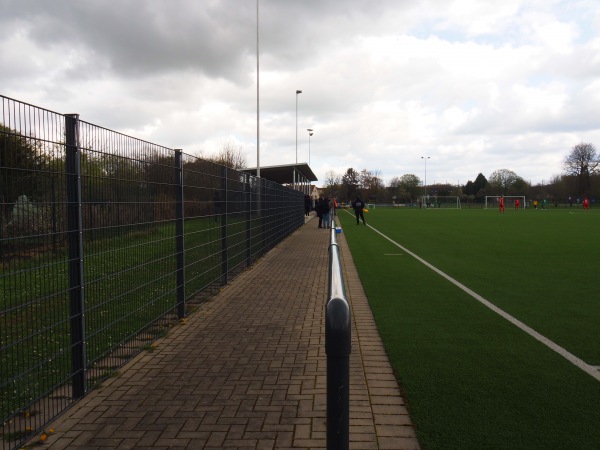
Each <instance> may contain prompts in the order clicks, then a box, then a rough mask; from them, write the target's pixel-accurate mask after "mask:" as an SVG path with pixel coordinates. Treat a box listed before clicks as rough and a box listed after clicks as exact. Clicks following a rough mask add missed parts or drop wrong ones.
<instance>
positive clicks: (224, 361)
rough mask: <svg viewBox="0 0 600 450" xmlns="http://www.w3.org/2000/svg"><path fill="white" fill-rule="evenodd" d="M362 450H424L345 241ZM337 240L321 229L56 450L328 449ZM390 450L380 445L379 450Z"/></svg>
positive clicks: (90, 414) (354, 440) (288, 244)
mask: <svg viewBox="0 0 600 450" xmlns="http://www.w3.org/2000/svg"><path fill="white" fill-rule="evenodd" d="M338 239H339V242H338V243H339V245H340V253H341V256H342V267H343V271H344V278H345V279H344V281H345V283H346V294H347V297H348V300H349V303H350V306H351V308H352V318H353V323H352V327H353V328H352V349H353V350H352V353H351V355H350V365H351V373H350V405H351V409H350V448H351V449H366V450H368V449H374V448H393V449H394V450H401V449H418V448H419V447H418V442H417V440H416V438H415V434H414V429H413V428H412V425H411V422H410V417H409V416H408V413H407V410H406V407H405V406H404V401H403V399H402V398H401V396H400V390H399V389H398V385H397V382H396V380H395V377H394V372H393V370H392V368H391V366H390V364H389V361H388V359H387V356H386V354H385V351H384V349H383V346H382V344H381V341H380V338H379V334H378V332H377V328H376V325H375V322H374V319H373V316H372V314H371V311H370V308H369V305H368V301H367V299H366V296H365V294H364V291H363V289H362V286H361V284H360V281H359V278H358V274H357V272H356V268H355V267H354V265H353V263H352V258H351V255H350V252H349V249H348V246H347V243H346V242H345V240H344V238H343V234H342V235H338ZM328 244H329V233H323V231H322V230H319V229H318V228H317V227H316V225H315V222H314V221H311V220H309V221H308V222H307V223H306V224H305V225H304V226H303V227H301V228H300V229H298V230H297V231H296V232H294V233H293V234H292V235H291V236H290V237H288V238H286V239H285V240H284V241H282V242H281V243H280V244H279V245H277V246H276V247H275V248H274V249H273V250H271V251H270V252H269V253H268V254H267V255H265V256H264V257H262V258H260V259H259V260H258V261H257V262H256V263H255V264H254V265H253V266H251V267H250V268H248V269H247V270H246V271H245V272H243V273H242V274H240V275H239V276H238V277H237V278H235V279H233V280H232V281H231V282H230V283H229V284H228V285H227V286H225V287H224V288H223V289H221V290H220V292H219V293H218V294H217V295H216V296H215V297H213V298H211V299H209V300H208V301H206V302H205V303H203V304H201V305H199V306H198V308H196V309H195V311H194V313H192V314H191V315H190V316H189V317H188V320H187V321H186V323H185V324H180V325H178V326H175V327H173V328H172V329H170V332H169V335H167V336H166V337H164V338H161V339H160V340H159V342H158V345H157V347H156V349H155V351H154V352H152V353H142V354H140V355H138V357H136V358H135V359H134V360H132V361H130V362H128V363H127V364H126V365H125V366H124V367H123V368H122V369H121V370H120V371H119V376H118V377H115V378H111V379H109V380H107V381H106V382H105V383H104V384H103V385H102V387H101V388H100V389H97V390H96V391H92V392H91V393H90V394H89V395H88V396H86V397H85V398H84V399H82V400H81V401H80V402H79V403H77V404H76V405H75V406H74V407H73V408H71V410H69V411H68V412H67V413H66V414H65V415H64V416H63V417H61V418H59V419H58V420H57V421H56V422H55V425H53V424H50V426H49V427H53V428H55V429H56V430H57V432H56V433H55V434H53V435H52V436H51V437H50V438H49V439H48V441H47V445H46V446H45V447H46V448H49V449H52V450H60V449H66V448H82V449H83V448H85V449H95V448H103V449H107V448H132V449H133V448H135V449H144V448H147V449H154V450H156V449H162V448H165V449H167V448H173V449H177V448H189V449H196V448H198V449H207V450H208V449H211V448H215V449H217V448H218V449H228V448H231V449H233V448H236V449H244V448H248V449H250V448H251V449H283V448H311V449H324V448H325V447H326V429H327V428H326V407H327V393H326V385H327V377H326V369H327V355H326V353H325V348H324V347H325V338H324V331H325V330H324V305H325V302H326V296H327V278H328V269H327V264H328V259H329V256H328V251H327V249H328ZM378 446H379V447H378Z"/></svg>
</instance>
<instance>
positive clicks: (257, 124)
mask: <svg viewBox="0 0 600 450" xmlns="http://www.w3.org/2000/svg"><path fill="white" fill-rule="evenodd" d="M258 30H259V27H258V0H256V177H257V178H260V89H259V86H260V70H259V46H258V44H259V41H258Z"/></svg>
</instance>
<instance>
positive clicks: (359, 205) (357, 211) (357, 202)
mask: <svg viewBox="0 0 600 450" xmlns="http://www.w3.org/2000/svg"><path fill="white" fill-rule="evenodd" d="M352 208H353V209H354V215H355V216H356V225H358V224H359V221H358V219H362V222H363V224H364V225H366V224H367V223H366V222H365V213H364V212H363V209H365V202H363V201H362V200H361V199H360V196H358V195H357V196H356V199H354V201H353V202H352Z"/></svg>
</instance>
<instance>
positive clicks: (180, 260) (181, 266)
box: [175, 149, 185, 319]
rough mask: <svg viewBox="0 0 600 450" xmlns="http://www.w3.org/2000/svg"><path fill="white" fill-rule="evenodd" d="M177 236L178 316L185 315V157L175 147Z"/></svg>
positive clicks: (180, 317)
mask: <svg viewBox="0 0 600 450" xmlns="http://www.w3.org/2000/svg"><path fill="white" fill-rule="evenodd" d="M175 236H176V244H175V245H176V246H177V248H176V252H177V318H179V319H182V318H183V317H185V253H184V249H185V244H184V212H183V158H182V152H181V149H175Z"/></svg>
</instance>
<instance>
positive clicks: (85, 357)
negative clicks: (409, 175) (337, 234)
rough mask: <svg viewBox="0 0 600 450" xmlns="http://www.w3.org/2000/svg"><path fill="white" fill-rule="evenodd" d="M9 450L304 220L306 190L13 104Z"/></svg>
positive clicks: (2, 263)
mask: <svg viewBox="0 0 600 450" xmlns="http://www.w3.org/2000/svg"><path fill="white" fill-rule="evenodd" d="M0 100H1V102H2V123H1V124H0V296H1V297H0V400H1V404H0V408H1V410H0V415H1V418H2V423H3V425H2V429H1V435H2V436H1V437H0V439H1V442H2V447H1V448H2V449H10V448H15V447H17V446H18V445H19V444H20V443H21V442H23V441H24V440H26V439H28V438H30V437H31V436H32V435H34V434H36V433H38V432H39V431H40V430H41V429H42V428H43V427H44V425H45V424H47V423H48V422H49V421H51V420H52V419H53V418H55V417H56V416H57V415H59V414H61V413H62V412H63V411H64V410H65V409H67V408H68V407H69V406H70V405H72V404H73V402H74V401H76V400H77V399H79V398H81V397H82V396H84V395H85V394H86V392H88V391H89V390H91V389H93V388H94V387H96V386H98V385H99V383H100V382H102V381H103V380H104V379H106V378H107V377H110V376H111V375H112V374H114V372H115V371H116V370H117V369H118V368H119V367H120V366H122V365H123V364H124V363H125V362H127V361H128V360H130V359H131V358H132V357H134V356H135V355H137V354H138V353H140V352H141V351H144V350H148V351H151V349H152V342H153V341H154V340H155V339H157V338H159V337H161V336H164V335H165V334H166V333H168V330H169V327H171V326H172V325H173V324H174V323H176V322H177V321H178V320H180V319H182V318H183V317H184V316H185V315H186V314H187V313H188V312H189V310H190V309H191V308H193V307H194V306H195V305H196V304H197V303H198V302H201V301H203V300H204V299H206V298H208V297H210V296H211V295H214V293H216V292H217V291H218V290H219V289H220V287H221V286H222V285H224V284H226V283H227V282H228V281H229V280H230V279H231V278H232V277H234V276H235V275H236V274H238V273H240V272H241V271H243V270H244V269H245V268H246V267H247V266H248V265H249V264H251V263H252V262H253V261H255V260H256V259H257V258H259V257H260V256H262V255H263V254H265V253H266V252H268V251H269V250H270V249H271V248H272V247H274V246H275V245H276V244H277V243H278V242H280V241H281V240H282V239H284V238H285V237H286V236H288V235H289V234H290V233H292V232H293V231H294V230H295V229H297V228H298V227H299V226H301V225H302V224H303V223H304V200H303V194H302V193H301V192H299V191H296V190H293V189H290V188H288V187H284V186H281V185H279V184H276V183H273V182H269V181H267V180H264V179H261V178H256V177H253V176H250V175H248V174H246V173H242V172H239V171H235V170H232V169H230V168H227V167H224V166H220V165H218V164H215V163H213V162H210V161H206V160H202V159H199V158H196V157H193V156H190V155H187V154H184V153H183V152H182V151H180V150H175V149H170V148H166V147H162V146H159V145H156V144H152V143H149V142H145V141H143V140H139V139H135V138H133V137H130V136H126V135H123V134H120V133H117V132H115V131H111V130H108V129H105V128H102V127H99V126H96V125H93V124H90V123H87V122H84V121H81V120H80V119H79V117H78V115H74V114H67V115H63V114H58V113H55V112H52V111H48V110H45V109H42V108H38V107H36V106H33V105H29V104H26V103H23V102H19V101H17V100H13V99H9V98H7V97H4V96H0Z"/></svg>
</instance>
